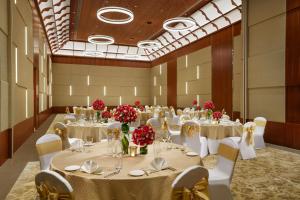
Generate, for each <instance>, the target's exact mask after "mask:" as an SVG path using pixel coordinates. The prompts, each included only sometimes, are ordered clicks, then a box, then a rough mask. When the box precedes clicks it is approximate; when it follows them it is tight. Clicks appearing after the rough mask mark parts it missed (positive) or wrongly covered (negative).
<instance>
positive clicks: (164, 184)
mask: <svg viewBox="0 0 300 200" xmlns="http://www.w3.org/2000/svg"><path fill="white" fill-rule="evenodd" d="M164 145H166V144H164ZM162 149H164V150H162V151H161V152H160V157H162V158H164V159H165V160H166V163H167V164H166V165H167V166H169V167H172V168H175V169H176V170H175V171H174V169H173V170H170V169H168V168H167V169H165V170H161V171H153V172H154V173H146V174H144V175H143V176H139V177H133V176H130V175H129V172H130V171H132V170H137V169H143V170H146V169H150V168H151V162H152V160H153V159H154V151H153V145H149V146H148V154H146V155H137V156H136V157H130V156H128V155H124V156H123V158H122V169H121V170H120V173H118V174H116V175H114V176H110V177H106V175H107V174H109V173H111V172H113V171H114V170H115V168H114V166H115V163H116V162H117V160H116V159H119V158H114V157H112V156H111V155H109V154H108V153H107V152H108V150H107V143H106V142H102V143H96V144H95V145H94V146H91V147H88V148H86V149H85V151H83V152H76V151H71V150H70V149H67V150H64V151H62V152H60V153H58V154H56V155H55V156H54V158H53V160H52V162H51V169H52V170H55V171H57V172H58V173H60V174H61V175H63V176H64V177H65V178H66V179H67V180H68V181H69V182H70V184H71V185H72V187H73V189H74V196H75V198H76V199H89V200H133V199H137V200H139V199H147V200H166V199H170V198H171V194H172V186H171V185H172V182H173V181H174V179H175V178H176V176H177V175H178V174H180V173H181V172H182V171H183V170H184V169H186V168H188V167H190V166H193V165H203V164H202V161H201V158H200V157H199V156H193V157H191V156H187V155H186V152H185V151H183V147H182V146H180V145H176V144H172V148H171V149H170V148H169V149H167V148H162ZM87 160H93V161H95V162H97V164H98V165H99V166H100V167H101V170H102V173H100V174H89V173H85V172H83V171H81V170H78V171H75V172H67V171H65V170H64V169H65V167H66V166H70V165H82V164H83V163H84V162H85V161H87ZM119 161H120V160H119Z"/></svg>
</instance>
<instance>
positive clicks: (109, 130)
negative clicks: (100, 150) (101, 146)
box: [101, 122, 121, 142]
mask: <svg viewBox="0 0 300 200" xmlns="http://www.w3.org/2000/svg"><path fill="white" fill-rule="evenodd" d="M115 129H118V130H120V132H121V123H120V122H113V123H111V124H110V125H108V126H107V134H106V139H101V142H106V141H107V140H108V139H112V135H111V134H110V133H112V132H113V131H114V130H115Z"/></svg>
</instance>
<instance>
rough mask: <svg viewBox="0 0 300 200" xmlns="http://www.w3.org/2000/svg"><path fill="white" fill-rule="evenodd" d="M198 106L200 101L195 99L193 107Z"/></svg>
mask: <svg viewBox="0 0 300 200" xmlns="http://www.w3.org/2000/svg"><path fill="white" fill-rule="evenodd" d="M197 104H198V101H197V100H196V99H194V100H193V102H192V105H193V107H195V106H197Z"/></svg>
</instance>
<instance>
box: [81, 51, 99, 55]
mask: <svg viewBox="0 0 300 200" xmlns="http://www.w3.org/2000/svg"><path fill="white" fill-rule="evenodd" d="M83 54H84V55H85V56H104V53H103V52H100V51H84V52H83Z"/></svg>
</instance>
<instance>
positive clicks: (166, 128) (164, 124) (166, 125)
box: [161, 118, 168, 132]
mask: <svg viewBox="0 0 300 200" xmlns="http://www.w3.org/2000/svg"><path fill="white" fill-rule="evenodd" d="M161 130H163V131H164V132H165V131H168V122H167V119H166V118H164V119H163V122H162V123H161Z"/></svg>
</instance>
